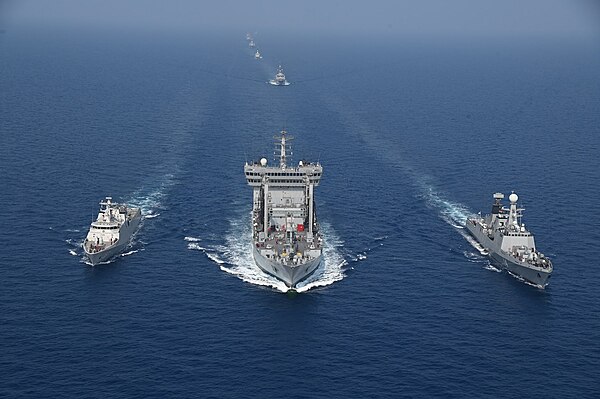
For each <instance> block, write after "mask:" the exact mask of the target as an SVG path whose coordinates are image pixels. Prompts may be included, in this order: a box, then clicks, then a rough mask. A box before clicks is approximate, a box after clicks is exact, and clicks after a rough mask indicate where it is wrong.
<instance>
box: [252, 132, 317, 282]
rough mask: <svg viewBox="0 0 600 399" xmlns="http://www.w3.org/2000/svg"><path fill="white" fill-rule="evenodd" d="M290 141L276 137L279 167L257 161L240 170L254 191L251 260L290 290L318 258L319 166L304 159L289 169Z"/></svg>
mask: <svg viewBox="0 0 600 399" xmlns="http://www.w3.org/2000/svg"><path fill="white" fill-rule="evenodd" d="M292 138H293V137H291V136H287V132H286V131H285V130H283V131H282V132H281V136H279V137H277V136H275V139H278V141H277V142H276V144H277V145H278V146H279V148H280V149H279V151H280V154H279V165H277V166H269V165H267V159H266V158H262V159H261V160H260V161H259V162H252V163H246V165H245V166H244V173H245V175H246V180H247V182H248V185H250V186H252V188H253V204H254V205H253V207H252V243H253V245H252V247H253V249H252V254H253V257H254V261H255V263H256V265H257V266H258V267H259V268H260V269H262V270H263V271H264V272H265V273H268V274H270V275H272V276H275V277H276V278H278V279H279V280H281V281H283V282H284V283H285V284H286V285H287V286H288V287H289V288H290V289H293V288H295V287H296V284H298V283H299V282H300V281H302V280H304V279H306V278H307V277H308V276H310V275H311V274H312V273H314V271H315V270H316V269H317V268H318V266H319V264H320V263H321V258H322V254H323V242H322V237H321V233H320V230H319V224H318V223H317V216H316V211H315V204H314V194H313V192H314V188H315V187H316V186H318V185H319V183H320V181H321V175H322V174H323V167H322V166H321V165H320V164H319V163H312V162H307V161H300V162H298V166H288V164H287V152H286V150H287V146H288V144H287V143H288V141H289V140H291V139H292Z"/></svg>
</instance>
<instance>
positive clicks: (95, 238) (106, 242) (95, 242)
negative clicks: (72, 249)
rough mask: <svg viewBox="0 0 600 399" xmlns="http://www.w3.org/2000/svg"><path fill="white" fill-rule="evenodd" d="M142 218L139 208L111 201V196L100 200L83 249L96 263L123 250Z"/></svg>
mask: <svg viewBox="0 0 600 399" xmlns="http://www.w3.org/2000/svg"><path fill="white" fill-rule="evenodd" d="M141 219H142V212H141V210H140V208H133V207H129V206H127V205H125V204H117V203H113V202H112V198H111V197H106V198H105V199H104V200H102V201H100V211H99V212H98V217H97V218H96V220H95V221H93V222H92V224H91V226H90V230H89V232H88V234H87V236H86V238H85V241H84V242H83V250H84V251H85V254H86V256H87V257H88V259H89V260H90V262H91V263H92V265H94V266H95V265H97V264H98V263H100V262H105V261H107V260H109V259H111V258H113V257H114V256H115V255H118V254H119V253H121V252H123V250H124V249H125V248H127V245H129V242H130V240H131V237H132V236H133V233H135V231H136V230H137V228H138V226H139V224H140V221H141Z"/></svg>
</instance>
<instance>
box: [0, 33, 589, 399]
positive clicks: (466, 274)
mask: <svg viewBox="0 0 600 399" xmlns="http://www.w3.org/2000/svg"><path fill="white" fill-rule="evenodd" d="M260 42H261V53H262V54H263V57H264V58H263V59H262V60H255V59H254V57H253V52H252V51H251V50H250V49H249V48H248V47H247V45H246V42H245V39H244V33H243V32H242V33H240V34H239V35H237V34H232V35H230V36H220V37H211V38H208V37H203V36H199V37H191V36H188V37H183V36H176V35H173V36H168V35H167V36H157V35H149V36H147V37H144V36H140V35H138V36H135V35H133V36H118V34H117V33H115V32H112V33H103V34H100V33H91V32H90V33H88V34H78V35H72V34H69V33H65V34H58V33H55V34H52V35H46V34H41V33H40V32H38V33H35V32H34V33H31V32H29V33H26V32H19V31H11V32H7V33H6V34H4V35H2V37H1V38H0V49H1V50H0V53H1V54H2V56H1V57H0V72H1V76H2V83H1V89H0V166H1V168H0V172H1V173H0V182H1V189H2V193H1V194H0V207H1V209H3V211H2V212H0V225H1V226H2V229H0V240H1V241H2V245H1V246H0V258H1V259H2V263H1V264H2V267H1V268H0V281H1V289H0V353H1V355H0V375H2V379H1V382H0V396H6V397H23V396H27V397H36V398H37V397H44V396H47V397H60V396H67V397H71V396H83V397H89V396H91V397H108V396H139V397H173V396H179V397H281V396H286V397H356V398H365V397H394V398H396V397H402V396H406V397H427V398H429V397H432V396H437V397H464V396H467V397H493V398H496V397H515V398H522V397H561V398H563V397H577V398H579V397H595V396H597V395H598V392H599V385H598V383H597V382H596V380H597V373H598V370H599V369H600V346H599V344H598V343H599V342H600V333H599V331H600V321H599V320H600V319H599V318H598V314H599V313H600V312H599V311H600V306H599V305H598V303H599V299H600V298H599V295H598V293H597V291H598V290H597V287H598V285H599V284H598V283H599V282H600V279H599V277H598V270H596V266H597V263H598V262H597V259H598V250H597V248H598V242H600V237H599V233H598V228H597V224H598V223H597V222H596V218H595V213H594V209H595V201H596V199H597V198H598V197H600V190H599V187H600V185H599V183H600V182H599V179H598V171H599V170H600V164H599V163H600V156H599V143H600V131H599V129H600V97H599V96H598V93H600V72H599V71H600V56H599V55H598V54H600V53H599V52H598V51H597V45H596V44H589V43H581V42H568V43H566V42H557V41H547V42H543V41H542V42H535V43H519V44H515V43H504V42H499V41H497V42H481V43H478V42H473V41H471V42H468V43H462V42H454V43H452V42H447V43H444V44H443V45H442V44H435V43H429V42H424V41H423V42H418V43H417V42H408V41H402V40H396V41H392V40H387V41H386V40H383V41H378V42H377V43H376V44H373V43H371V42H368V41H367V40H363V39H361V38H353V39H352V40H345V39H344V40H342V39H334V38H320V39H319V40H317V39H315V38H312V37H310V36H309V37H305V38H301V39H300V38H297V37H286V36H279V37H268V36H266V35H265V36H264V37H260ZM279 62H281V63H282V64H283V66H284V68H285V72H286V77H287V78H288V80H289V81H290V82H291V83H292V84H291V85H290V86H286V87H274V86H271V85H268V84H266V82H267V80H268V79H270V78H272V77H273V75H274V73H275V71H276V67H277V65H278V64H279ZM283 127H286V128H287V130H288V131H289V132H290V133H291V134H292V135H294V136H295V137H296V139H295V140H294V142H293V151H294V155H293V159H294V160H296V161H297V160H299V159H310V160H318V161H319V162H321V163H322V164H323V167H324V177H323V180H322V183H321V185H320V186H319V187H318V188H317V189H316V193H315V195H316V205H317V212H318V215H319V220H320V223H321V225H322V227H323V232H324V236H325V243H326V249H325V254H324V262H323V264H322V265H321V267H320V269H319V270H318V272H317V273H316V274H315V275H313V276H311V277H310V278H309V279H308V280H307V281H306V282H304V283H303V284H302V285H301V287H300V288H299V290H298V291H299V292H298V293H294V294H292V293H284V292H285V291H286V290H285V287H284V286H283V284H282V283H280V282H278V281H277V280H275V279H274V278H272V277H269V276H267V275H265V274H263V273H262V272H261V271H260V270H259V269H258V268H257V267H256V266H255V265H254V263H253V261H252V255H251V252H250V251H251V242H250V225H249V224H250V210H251V205H252V204H251V201H252V190H251V188H250V187H248V186H247V185H246V183H245V180H244V175H243V165H244V162H245V161H247V160H255V159H258V158H260V157H263V156H265V157H267V158H271V157H272V151H273V143H272V142H273V135H274V134H275V133H277V131H279V130H280V129H281V128H283ZM511 190H515V191H516V192H517V193H518V194H519V197H520V198H521V199H522V205H524V206H525V208H526V211H525V217H524V221H525V222H526V223H527V225H528V227H529V228H530V229H531V230H532V231H533V232H534V234H535V235H536V241H537V245H538V247H539V249H540V250H542V251H543V252H544V253H546V254H547V255H549V256H550V257H551V258H552V259H553V261H554V264H555V274H554V276H553V277H552V280H551V282H550V285H549V287H548V288H547V289H546V290H540V289H536V288H534V287H531V286H528V285H526V284H524V283H523V282H521V281H519V280H518V279H516V278H514V277H511V276H510V275H507V274H506V273H503V272H499V270H497V269H495V268H494V267H493V266H492V265H490V264H489V262H488V260H487V257H486V256H485V251H483V249H482V248H481V247H479V246H478V245H477V244H476V243H475V242H473V241H472V240H470V239H469V238H468V237H467V236H466V234H465V231H464V229H463V228H462V223H463V222H464V220H465V218H466V217H467V216H468V215H470V214H473V213H476V212H478V211H483V212H487V211H488V209H489V206H490V203H491V195H492V193H494V192H496V191H501V192H504V193H508V192H510V191H511ZM106 195H112V196H113V197H114V198H115V199H117V200H121V201H126V202H128V203H131V204H134V205H137V206H140V207H141V208H142V210H143V212H144V215H145V216H144V220H143V222H142V225H141V227H140V230H139V231H138V233H137V235H136V236H135V238H134V240H133V241H132V243H131V246H130V248H128V250H127V251H126V252H125V253H124V254H122V256H119V257H117V258H115V259H114V260H113V261H111V262H109V263H108V264H105V265H100V266H97V267H91V266H89V265H88V264H86V263H85V260H84V259H83V255H82V250H81V247H80V245H81V242H82V240H83V239H84V237H85V234H86V231H87V228H88V226H89V223H90V221H91V220H92V217H94V214H95V212H96V211H97V209H98V208H97V206H98V205H97V204H98V201H99V200H100V199H101V198H102V197H104V196H106ZM282 291H284V292H282Z"/></svg>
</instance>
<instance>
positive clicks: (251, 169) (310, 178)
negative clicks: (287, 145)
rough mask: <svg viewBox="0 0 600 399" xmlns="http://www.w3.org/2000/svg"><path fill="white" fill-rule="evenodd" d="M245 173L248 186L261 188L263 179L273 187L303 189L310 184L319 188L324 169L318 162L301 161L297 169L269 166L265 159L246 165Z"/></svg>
mask: <svg viewBox="0 0 600 399" xmlns="http://www.w3.org/2000/svg"><path fill="white" fill-rule="evenodd" d="M244 173H245V174H246V181H247V182H248V184H249V185H251V186H254V187H259V186H260V185H261V184H262V183H263V179H264V180H266V182H267V183H268V184H269V185H270V186H271V187H277V186H279V187H302V186H306V185H307V184H309V183H313V184H314V185H315V186H318V185H319V183H320V181H321V175H322V174H323V167H322V166H321V165H320V164H319V163H318V162H317V163H312V162H306V161H300V162H299V163H298V166H296V167H285V168H282V167H279V166H267V163H266V160H265V159H264V158H263V159H262V160H261V161H260V162H252V163H246V165H245V166H244Z"/></svg>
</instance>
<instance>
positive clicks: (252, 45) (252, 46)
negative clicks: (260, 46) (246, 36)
mask: <svg viewBox="0 0 600 399" xmlns="http://www.w3.org/2000/svg"><path fill="white" fill-rule="evenodd" d="M248 46H250V47H251V48H254V47H256V44H255V43H254V40H252V39H250V42H249V43H248Z"/></svg>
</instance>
